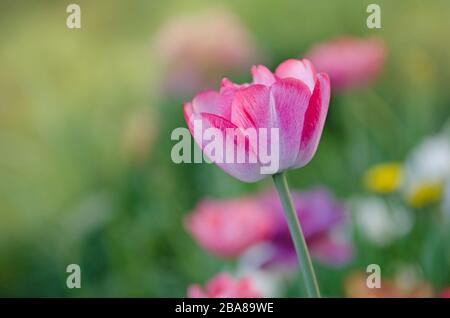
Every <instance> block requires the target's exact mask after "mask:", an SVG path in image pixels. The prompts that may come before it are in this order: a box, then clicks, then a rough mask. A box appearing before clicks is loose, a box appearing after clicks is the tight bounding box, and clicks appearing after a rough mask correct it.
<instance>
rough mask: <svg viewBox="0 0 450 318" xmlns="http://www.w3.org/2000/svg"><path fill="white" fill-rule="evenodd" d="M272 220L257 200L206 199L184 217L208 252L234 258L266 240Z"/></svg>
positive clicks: (192, 232)
mask: <svg viewBox="0 0 450 318" xmlns="http://www.w3.org/2000/svg"><path fill="white" fill-rule="evenodd" d="M273 220H274V218H273V215H272V214H271V213H269V212H268V211H267V210H266V209H264V207H263V206H261V204H260V202H259V201H257V200H256V199H250V198H249V199H236V200H227V201H211V200H206V201H202V202H201V203H200V204H199V205H198V206H197V207H196V208H195V210H194V212H192V213H191V214H190V215H189V216H188V217H187V218H186V219H185V225H186V228H187V230H188V231H189V232H190V233H191V234H192V235H193V236H194V238H195V239H196V240H197V241H198V243H199V244H200V245H201V246H202V247H203V248H204V249H206V250H207V251H209V252H211V253H213V254H215V255H217V256H221V257H236V256H239V255H240V254H241V253H242V252H243V251H245V250H246V249H247V248H249V247H250V246H253V245H255V244H257V243H260V242H262V241H264V240H267V239H269V238H270V237H271V235H272V231H273V226H272V223H273Z"/></svg>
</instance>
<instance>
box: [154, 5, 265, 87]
mask: <svg viewBox="0 0 450 318" xmlns="http://www.w3.org/2000/svg"><path fill="white" fill-rule="evenodd" d="M152 46H153V51H154V53H155V58H156V62H157V63H158V64H161V65H164V66H165V67H166V70H167V72H166V73H167V74H165V75H166V78H165V80H164V84H165V85H164V88H165V90H166V91H167V92H170V94H171V95H174V94H175V95H179V96H186V95H187V94H193V93H195V91H196V90H199V89H205V88H206V87H211V86H212V85H215V84H217V76H218V75H219V74H222V73H223V72H225V71H226V72H232V73H240V70H242V69H246V68H247V67H249V66H250V65H251V61H253V60H255V59H257V58H258V54H257V52H258V49H257V47H256V45H255V41H254V39H253V37H252V35H251V34H250V33H249V32H248V30H247V29H246V28H245V26H244V25H243V24H242V23H241V21H240V20H239V19H238V18H237V17H236V16H235V15H234V14H232V13H231V12H229V11H227V10H224V9H223V8H220V9H207V10H205V11H201V12H199V13H195V14H186V13H184V14H183V15H181V16H174V17H172V18H170V19H168V20H167V21H166V22H165V23H164V24H163V25H162V26H161V27H160V28H159V30H158V31H157V32H156V34H155V35H154V40H153V42H152Z"/></svg>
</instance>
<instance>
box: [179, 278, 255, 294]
mask: <svg viewBox="0 0 450 318" xmlns="http://www.w3.org/2000/svg"><path fill="white" fill-rule="evenodd" d="M187 296H188V297H189V298H261V297H262V295H261V293H259V292H258V291H257V290H255V288H254V286H253V284H252V281H251V280H250V279H249V278H241V279H234V278H233V277H231V276H230V275H229V274H227V273H221V274H219V275H217V276H216V277H214V278H212V279H211V280H210V281H209V282H208V283H207V284H206V286H205V288H202V287H201V286H199V285H197V284H194V285H191V286H189V287H188V291H187Z"/></svg>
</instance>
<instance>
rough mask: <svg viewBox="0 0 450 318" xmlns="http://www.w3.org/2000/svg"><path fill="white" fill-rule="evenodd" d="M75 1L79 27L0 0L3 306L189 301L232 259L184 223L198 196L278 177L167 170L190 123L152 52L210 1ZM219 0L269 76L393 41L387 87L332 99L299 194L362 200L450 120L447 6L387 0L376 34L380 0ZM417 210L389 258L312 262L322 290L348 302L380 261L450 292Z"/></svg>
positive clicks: (425, 216)
mask: <svg viewBox="0 0 450 318" xmlns="http://www.w3.org/2000/svg"><path fill="white" fill-rule="evenodd" d="M77 3H78V4H79V5H80V6H81V8H82V28H81V29H80V30H70V29H68V28H67V27H66V26H65V21H66V17H67V13H66V10H65V9H66V5H67V4H68V3H66V2H63V1H50V0H48V1H30V0H29V1H1V2H0V47H1V49H0V69H1V72H0V89H1V94H0V154H1V155H0V295H1V296H144V297H147V296H157V297H161V296H184V295H185V291H186V286H187V285H188V284H190V283H191V282H204V281H206V280H207V279H208V278H210V277H211V276H213V275H214V274H215V273H217V272H218V271H219V270H223V269H224V268H225V269H226V268H227V266H229V267H231V264H225V265H224V262H223V261H222V260H219V259H216V258H214V257H213V256H211V255H207V253H206V252H204V251H202V250H201V248H200V247H198V246H197V245H196V244H195V242H194V241H193V240H192V239H191V238H190V237H189V236H188V234H187V233H186V232H185V230H184V229H183V223H182V219H183V216H184V215H185V214H186V213H187V212H189V211H190V209H192V207H193V206H194V205H195V203H196V202H197V201H198V200H200V199H201V198H204V197H229V196H237V195H243V194H245V193H251V192H255V191H257V190H259V189H263V188H265V187H268V186H271V182H270V179H269V180H266V181H264V182H260V183H257V184H242V183H240V182H239V181H237V180H234V179H232V178H231V177H229V176H227V175H226V174H225V173H223V172H222V171H221V170H219V169H217V168H216V167H214V166H212V165H198V164H197V165H194V164H193V165H175V164H174V163H172V161H171V160H170V149H171V147H172V145H173V143H174V142H173V141H171V140H170V133H171V131H172V130H173V129H174V128H175V127H184V126H185V123H184V120H183V116H182V111H181V105H182V102H183V100H181V99H179V98H176V97H173V96H168V95H165V94H161V84H160V83H161V80H162V78H163V74H162V70H161V66H160V65H159V64H158V62H157V61H156V60H155V59H154V58H153V55H152V52H151V49H150V42H151V39H152V36H153V34H154V32H155V31H156V30H157V28H158V26H159V25H160V24H161V23H162V22H163V21H165V19H167V18H168V17H170V16H172V15H173V14H182V13H183V12H195V11H196V10H199V9H202V8H205V7H208V6H211V5H212V2H211V1H187V0H186V1H170V0H169V1H144V0H137V1H127V2H125V1H116V0H114V1H112V0H110V1H87V0H79V1H77ZM216 3H217V4H218V3H220V5H221V6H223V7H226V8H228V9H230V10H231V11H233V12H234V13H235V14H236V15H237V16H238V17H240V18H241V20H242V21H243V23H244V25H246V26H247V27H248V29H249V30H250V32H251V33H252V34H253V35H254V36H255V38H256V40H257V43H258V45H259V47H260V48H261V50H262V51H263V52H264V56H265V59H266V61H265V62H266V64H267V65H268V66H269V67H270V68H273V67H274V66H276V65H277V64H278V63H279V62H280V61H282V60H284V59H286V58H289V57H297V56H300V55H301V54H302V53H303V52H305V50H306V49H307V48H308V47H310V46H311V45H312V44H314V43H315V42H317V41H323V40H327V39H329V38H332V37H335V36H338V35H341V34H350V35H356V36H365V35H367V36H370V35H377V36H380V37H382V38H383V39H385V41H386V42H387V45H388V48H389V58H388V64H387V66H386V70H385V72H384V73H383V75H382V77H381V78H380V79H379V80H378V81H377V83H376V85H374V86H373V87H371V88H368V89H364V90H361V91H358V92H353V93H351V94H350V93H349V94H345V95H339V96H333V98H332V104H331V108H330V113H329V118H328V122H327V125H326V127H325V131H324V134H323V137H322V141H321V144H320V147H319V151H318V153H317V155H316V156H315V158H314V160H313V161H312V162H311V164H310V165H308V166H307V167H306V168H304V169H301V170H297V171H292V172H290V173H289V180H290V182H291V185H292V186H294V187H296V188H306V187H310V186H313V185H317V184H324V185H327V186H329V187H330V188H331V189H332V190H333V191H334V192H336V193H337V195H338V196H339V197H341V198H342V199H345V198H347V197H349V196H351V195H353V194H358V193H364V191H365V190H364V186H363V183H362V181H361V178H362V176H363V175H364V172H365V171H366V170H367V168H368V167H370V166H371V165H373V164H376V163H378V162H385V161H402V160H404V159H405V156H406V155H407V153H408V152H409V150H410V149H411V148H412V147H413V146H415V145H416V144H417V143H418V142H419V141H420V140H421V139H422V138H424V137H425V136H427V135H429V134H433V133H436V132H438V131H439V130H440V129H441V127H442V126H443V125H444V123H445V122H446V121H447V120H448V118H449V115H450V111H449V110H450V107H449V106H450V94H449V91H448V83H449V81H450V61H449V59H448V57H449V56H450V43H449V42H448V36H449V34H448V32H449V30H450V2H448V1H446V0H442V1H439V0H434V1H427V2H424V1H418V0H412V1H387V0H385V1H378V2H377V3H378V4H380V6H381V7H382V29H380V30H369V29H367V27H366V24H365V21H366V18H367V13H366V7H367V5H368V4H369V3H371V1H357V0H352V1H345V2H341V1H333V0H327V1H315V2H307V1H293V0H280V1H274V0H258V1H253V0H251V1H250V0H248V1H238V0H227V1H217V2H215V4H214V5H217V4H216ZM243 74H248V73H247V70H245V71H244V73H243ZM225 75H226V74H225ZM242 79H243V80H248V79H249V76H248V75H245V77H243V78H242ZM189 98H190V96H188V97H186V99H189ZM147 108H148V109H150V110H151V111H150V113H149V114H150V115H143V116H148V118H149V121H150V122H149V124H148V125H151V126H152V125H155V129H157V131H158V137H157V138H156V139H155V140H154V141H152V144H151V147H150V148H149V149H148V151H146V152H145V153H144V154H143V156H144V158H143V159H142V158H141V159H139V160H134V159H133V158H130V156H129V155H128V154H127V153H126V151H125V150H124V149H127V148H126V147H124V146H123V143H124V131H126V127H127V125H128V123H129V120H130V117H132V116H133V115H134V114H136V112H138V113H139V112H141V111H142V110H143V109H147ZM144 114H147V113H145V112H144ZM144 143H145V140H144ZM149 143H150V141H149ZM414 212H415V213H417V214H418V215H417V217H418V218H420V220H421V221H422V222H421V223H420V224H421V226H420V228H418V229H415V230H414V232H413V233H412V234H411V235H410V236H408V237H407V238H404V239H403V240H400V241H399V242H396V244H394V245H393V246H391V247H389V248H388V249H381V248H378V247H374V246H373V245H371V244H370V243H368V242H366V241H365V240H364V239H361V238H359V237H358V235H357V234H355V237H354V239H355V244H356V246H357V255H356V257H355V261H354V262H353V263H352V264H350V265H349V266H348V267H346V268H343V269H332V268H327V267H324V266H322V265H320V264H317V265H316V266H317V267H318V277H319V280H320V283H321V286H322V290H323V293H324V294H325V295H329V296H343V287H342V286H343V280H344V279H345V277H346V275H347V274H348V273H349V272H351V271H352V270H359V271H361V270H365V267H366V266H367V264H370V263H377V264H380V265H381V266H382V268H385V269H386V270H385V272H386V274H387V275H388V274H389V273H390V272H392V271H393V268H394V267H395V266H396V264H397V263H399V262H402V261H411V262H418V263H419V264H420V265H421V267H422V268H423V271H424V275H425V277H426V278H427V279H428V280H429V281H431V282H432V283H433V284H434V286H436V287H439V288H440V287H443V286H445V285H450V271H449V267H448V264H450V256H449V252H448V251H449V250H450V248H449V244H448V242H449V241H450V240H449V237H448V233H449V232H448V228H442V229H441V228H439V229H436V228H434V227H435V226H436V225H435V224H439V222H433V220H432V219H433V218H437V215H436V214H437V211H436V209H433V208H429V209H428V210H426V211H422V210H419V211H414ZM431 227H433V228H431ZM422 245H423V246H422ZM445 258H446V259H445ZM71 263H77V264H79V265H80V266H81V268H82V288H81V289H73V290H70V289H67V288H66V286H65V282H66V277H67V274H66V272H65V269H66V266H67V265H68V264H71ZM224 266H225V267H224ZM383 274H384V272H383ZM293 290H294V291H293V292H292V294H293V295H295V294H296V288H295V287H293Z"/></svg>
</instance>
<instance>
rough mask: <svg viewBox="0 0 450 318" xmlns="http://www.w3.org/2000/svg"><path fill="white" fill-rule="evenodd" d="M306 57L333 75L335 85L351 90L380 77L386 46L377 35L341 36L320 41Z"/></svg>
mask: <svg viewBox="0 0 450 318" xmlns="http://www.w3.org/2000/svg"><path fill="white" fill-rule="evenodd" d="M306 56H307V57H308V58H309V59H310V60H311V61H312V62H313V63H314V65H315V66H316V67H317V70H318V71H321V72H326V73H327V74H328V75H330V79H331V83H332V85H333V88H335V89H337V90H347V89H352V88H356V87H360V86H363V85H365V84H368V83H369V82H371V81H373V80H374V79H375V78H376V77H377V76H378V74H379V73H380V72H381V70H382V68H383V65H384V61H385V59H386V47H385V45H384V43H383V42H382V41H381V40H380V39H377V38H370V39H358V38H352V37H341V38H337V39H334V40H331V41H328V42H324V43H319V44H316V45H315V46H313V47H312V48H311V49H310V51H309V52H308V53H307V54H306Z"/></svg>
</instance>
